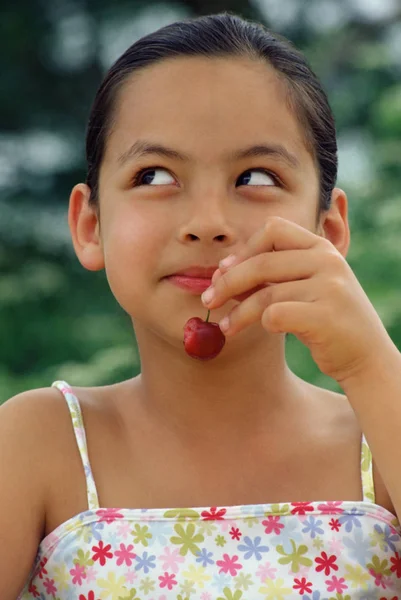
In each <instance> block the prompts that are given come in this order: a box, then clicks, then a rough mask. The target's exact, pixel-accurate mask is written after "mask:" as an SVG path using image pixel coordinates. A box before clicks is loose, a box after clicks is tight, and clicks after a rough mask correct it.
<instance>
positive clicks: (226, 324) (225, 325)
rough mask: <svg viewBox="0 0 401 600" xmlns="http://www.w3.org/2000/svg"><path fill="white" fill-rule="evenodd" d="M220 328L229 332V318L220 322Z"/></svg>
mask: <svg viewBox="0 0 401 600" xmlns="http://www.w3.org/2000/svg"><path fill="white" fill-rule="evenodd" d="M219 327H220V329H221V330H222V331H227V329H228V328H229V327H230V319H229V317H224V319H222V320H221V321H220V322H219Z"/></svg>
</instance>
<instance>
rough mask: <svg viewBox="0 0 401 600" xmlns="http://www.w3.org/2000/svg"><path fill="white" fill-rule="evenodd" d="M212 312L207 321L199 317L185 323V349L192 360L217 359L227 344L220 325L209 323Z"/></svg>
mask: <svg viewBox="0 0 401 600" xmlns="http://www.w3.org/2000/svg"><path fill="white" fill-rule="evenodd" d="M209 314H210V310H209V311H208V313H207V317H206V321H202V319H200V318H199V317H192V319H189V320H188V321H187V322H186V323H185V327H184V348H185V352H186V353H187V354H189V356H191V357H192V358H198V359H199V360H209V359H210V358H215V357H216V356H217V355H218V354H220V352H221V351H222V349H223V346H224V344H225V343H226V338H225V335H224V333H223V332H222V331H221V329H220V327H219V325H218V323H212V322H209V320H208V319H209Z"/></svg>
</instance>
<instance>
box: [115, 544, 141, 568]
mask: <svg viewBox="0 0 401 600" xmlns="http://www.w3.org/2000/svg"><path fill="white" fill-rule="evenodd" d="M133 549H134V546H133V545H132V544H130V545H129V546H128V547H126V546H125V544H120V550H115V552H114V556H118V560H117V566H120V565H122V564H123V562H125V563H126V564H127V567H130V566H131V565H132V559H133V558H135V556H136V554H135V552H132V550H133Z"/></svg>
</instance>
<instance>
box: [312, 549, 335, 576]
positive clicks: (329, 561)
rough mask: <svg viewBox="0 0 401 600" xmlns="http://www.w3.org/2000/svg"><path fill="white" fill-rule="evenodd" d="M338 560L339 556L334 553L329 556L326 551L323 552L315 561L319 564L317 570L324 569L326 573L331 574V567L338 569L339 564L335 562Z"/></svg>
mask: <svg viewBox="0 0 401 600" xmlns="http://www.w3.org/2000/svg"><path fill="white" fill-rule="evenodd" d="M336 560H337V557H336V556H335V555H334V554H332V555H331V556H327V554H326V552H322V553H321V555H320V556H318V557H317V558H315V562H317V563H318V565H319V566H317V567H315V570H316V571H317V572H319V571H323V570H324V574H325V575H330V569H333V571H338V565H336V564H335V562H336Z"/></svg>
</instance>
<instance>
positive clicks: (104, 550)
mask: <svg viewBox="0 0 401 600" xmlns="http://www.w3.org/2000/svg"><path fill="white" fill-rule="evenodd" d="M110 548H111V544H107V546H104V542H103V541H102V540H100V542H99V546H92V550H94V554H93V555H92V559H93V560H98V561H99V562H100V564H101V565H102V567H103V566H104V565H105V564H106V559H107V558H112V556H113V553H112V552H109V550H110Z"/></svg>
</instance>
